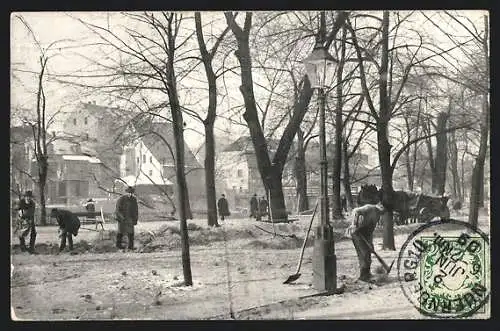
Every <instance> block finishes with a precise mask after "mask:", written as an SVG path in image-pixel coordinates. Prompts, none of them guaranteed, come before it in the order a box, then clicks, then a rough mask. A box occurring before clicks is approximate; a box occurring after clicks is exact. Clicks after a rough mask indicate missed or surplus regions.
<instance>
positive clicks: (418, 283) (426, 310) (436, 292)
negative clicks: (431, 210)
mask: <svg viewBox="0 0 500 331" xmlns="http://www.w3.org/2000/svg"><path fill="white" fill-rule="evenodd" d="M397 268H398V280H399V283H400V286H401V289H402V291H403V293H404V295H405V296H406V297H407V298H408V300H409V301H410V302H411V303H412V304H413V305H414V306H415V308H416V309H417V310H418V311H419V312H420V313H422V314H423V315H426V316H431V317H437V318H460V317H469V316H472V315H473V314H475V313H479V312H484V310H485V304H486V303H487V302H488V300H489V295H490V247H489V240H488V236H487V235H486V234H484V233H483V232H482V231H480V230H479V229H474V228H473V227H472V226H471V225H470V224H468V223H465V222H462V221H457V220H453V219H441V220H438V221H432V222H429V223H427V224H424V225H422V226H421V227H419V228H418V229H416V230H415V231H414V232H413V233H411V234H410V235H409V237H408V239H407V240H406V242H405V243H404V244H403V246H402V247H401V251H400V252H399V256H398V264H397Z"/></svg>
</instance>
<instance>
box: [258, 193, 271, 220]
mask: <svg viewBox="0 0 500 331" xmlns="http://www.w3.org/2000/svg"><path fill="white" fill-rule="evenodd" d="M268 207H269V203H268V202H267V200H266V197H262V198H260V200H259V214H260V216H266V215H268V214H269V213H268V211H267V209H268Z"/></svg>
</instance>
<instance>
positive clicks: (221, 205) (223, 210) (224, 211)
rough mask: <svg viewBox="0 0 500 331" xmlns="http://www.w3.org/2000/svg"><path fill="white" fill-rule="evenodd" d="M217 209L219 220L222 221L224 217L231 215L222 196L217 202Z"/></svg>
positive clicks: (224, 197)
mask: <svg viewBox="0 0 500 331" xmlns="http://www.w3.org/2000/svg"><path fill="white" fill-rule="evenodd" d="M217 209H218V210H219V216H220V220H221V221H224V217H225V216H229V215H231V213H230V212H229V205H228V203H227V200H226V196H225V195H224V194H222V195H221V197H220V198H219V200H218V201H217Z"/></svg>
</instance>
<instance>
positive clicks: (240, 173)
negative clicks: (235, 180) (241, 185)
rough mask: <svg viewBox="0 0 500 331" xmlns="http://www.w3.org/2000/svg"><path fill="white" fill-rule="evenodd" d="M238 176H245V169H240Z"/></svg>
mask: <svg viewBox="0 0 500 331" xmlns="http://www.w3.org/2000/svg"><path fill="white" fill-rule="evenodd" d="M238 177H243V169H238Z"/></svg>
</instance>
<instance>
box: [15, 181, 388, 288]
mask: <svg viewBox="0 0 500 331" xmlns="http://www.w3.org/2000/svg"><path fill="white" fill-rule="evenodd" d="M125 192H126V194H125V195H122V196H121V197H120V198H119V199H118V201H117V203H116V209H115V217H116V220H117V221H118V231H117V235H116V246H117V247H118V248H120V249H123V248H124V247H123V246H122V241H123V237H124V236H127V237H128V249H129V250H133V249H134V227H135V225H137V220H138V216H139V215H138V204H137V198H136V197H135V196H134V193H135V189H134V188H133V187H131V186H129V187H127V189H126V190H125ZM217 207H218V210H219V215H220V217H221V220H224V217H225V216H229V215H230V212H229V207H228V203H227V200H226V198H225V195H224V194H222V196H221V198H220V199H219V200H218V201H217ZM35 208H36V204H35V201H34V199H33V192H32V191H26V192H25V194H24V196H23V197H22V199H21V200H20V201H19V204H18V207H17V209H18V211H19V222H18V226H17V228H16V233H19V241H20V247H21V250H22V251H28V252H29V253H30V254H36V251H35V241H36V235H37V233H36V225H35ZM85 208H86V210H87V212H89V214H90V217H93V216H92V212H94V211H95V204H94V201H93V200H92V199H89V200H88V201H87V204H86V205H85ZM383 211H384V207H383V206H382V205H381V204H380V203H379V204H376V205H374V204H367V205H364V206H361V207H357V208H354V209H353V210H352V223H351V225H350V226H349V227H348V228H347V230H346V235H347V236H349V237H351V238H352V241H353V244H354V247H355V249H356V253H357V255H358V260H359V266H360V276H359V279H360V280H362V281H370V279H371V278H372V275H371V273H370V267H371V252H372V250H373V232H374V230H375V227H376V225H377V222H378V221H379V219H380V217H381V215H382V213H383ZM266 214H268V202H267V200H266V199H265V198H264V197H262V198H261V199H257V194H254V195H253V196H252V198H251V199H250V215H251V217H255V218H256V219H257V220H259V219H260V217H261V216H263V215H266ZM50 217H52V218H55V219H56V220H57V224H58V226H59V232H60V238H61V242H60V245H59V251H60V252H62V251H63V250H64V249H65V247H66V241H68V243H69V249H70V250H73V236H77V235H78V230H79V229H80V220H79V219H78V217H77V216H76V215H75V214H73V213H72V212H71V211H68V210H65V209H59V208H53V209H52V210H51V212H50ZM28 234H29V235H30V239H29V247H28V246H26V238H27V236H28ZM369 245H371V247H370V246H369Z"/></svg>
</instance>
